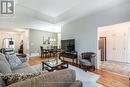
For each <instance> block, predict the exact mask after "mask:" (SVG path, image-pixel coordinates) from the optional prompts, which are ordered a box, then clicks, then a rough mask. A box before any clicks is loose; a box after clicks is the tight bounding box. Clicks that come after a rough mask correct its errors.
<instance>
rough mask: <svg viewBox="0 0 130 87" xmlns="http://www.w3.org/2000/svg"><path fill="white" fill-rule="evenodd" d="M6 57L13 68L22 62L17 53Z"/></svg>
mask: <svg viewBox="0 0 130 87" xmlns="http://www.w3.org/2000/svg"><path fill="white" fill-rule="evenodd" d="M6 59H7V61H8V62H9V64H10V67H11V69H15V68H17V66H18V65H20V64H22V62H21V60H20V59H19V58H18V57H17V56H16V55H15V54H12V55H6Z"/></svg>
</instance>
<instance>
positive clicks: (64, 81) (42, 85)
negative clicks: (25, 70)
mask: <svg viewBox="0 0 130 87" xmlns="http://www.w3.org/2000/svg"><path fill="white" fill-rule="evenodd" d="M75 78H76V76H75V72H74V71H73V70H71V69H67V70H61V71H57V72H50V73H46V74H43V75H40V76H37V77H34V78H31V79H27V80H25V81H22V82H17V83H14V84H12V85H9V86H8V87H69V86H70V85H72V84H73V83H74V81H75Z"/></svg>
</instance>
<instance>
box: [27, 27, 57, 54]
mask: <svg viewBox="0 0 130 87" xmlns="http://www.w3.org/2000/svg"><path fill="white" fill-rule="evenodd" d="M52 34H53V36H54V37H55V39H56V42H55V43H53V46H58V34H57V33H51V32H47V31H40V30H33V29H30V47H29V48H30V54H31V53H40V46H43V47H44V48H47V46H49V47H50V46H51V44H49V45H48V44H46V45H45V44H43V37H44V39H45V40H46V39H48V37H52Z"/></svg>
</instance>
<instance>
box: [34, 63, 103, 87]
mask: <svg viewBox="0 0 130 87" xmlns="http://www.w3.org/2000/svg"><path fill="white" fill-rule="evenodd" d="M32 68H35V69H36V70H37V71H42V65H41V64H39V65H34V66H32ZM69 68H70V69H73V70H75V72H76V79H77V80H80V81H82V82H83V87H103V86H102V85H100V84H98V83H96V81H97V80H98V79H99V77H100V76H99V75H97V74H94V73H91V72H85V71H83V70H82V69H80V68H77V67H75V66H72V65H69Z"/></svg>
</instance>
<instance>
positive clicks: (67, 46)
mask: <svg viewBox="0 0 130 87" xmlns="http://www.w3.org/2000/svg"><path fill="white" fill-rule="evenodd" d="M61 49H62V50H63V51H65V52H73V51H75V39H68V40H61Z"/></svg>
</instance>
